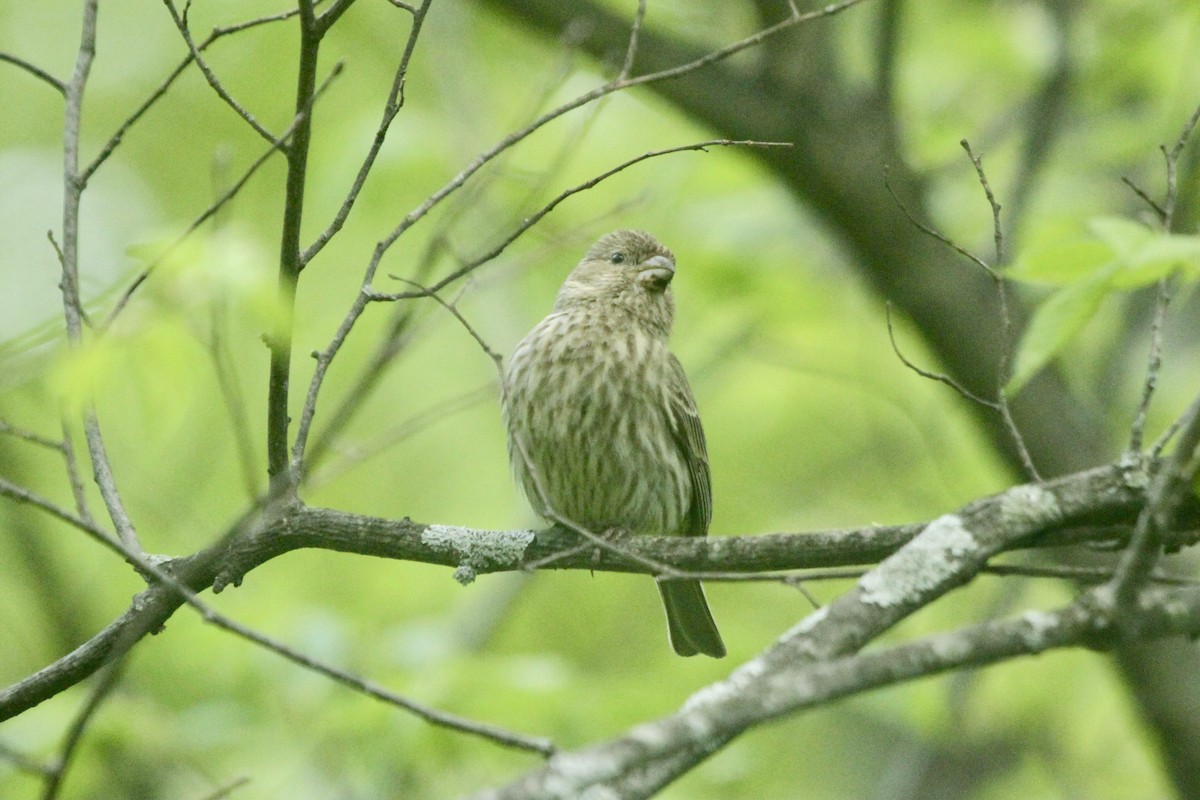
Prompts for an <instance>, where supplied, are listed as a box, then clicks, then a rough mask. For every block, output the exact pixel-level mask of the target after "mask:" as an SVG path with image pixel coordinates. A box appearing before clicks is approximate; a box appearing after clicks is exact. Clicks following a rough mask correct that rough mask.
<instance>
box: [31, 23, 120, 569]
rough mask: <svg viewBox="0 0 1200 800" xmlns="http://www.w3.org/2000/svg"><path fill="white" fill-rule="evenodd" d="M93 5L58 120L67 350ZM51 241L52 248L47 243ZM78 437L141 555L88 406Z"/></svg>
mask: <svg viewBox="0 0 1200 800" xmlns="http://www.w3.org/2000/svg"><path fill="white" fill-rule="evenodd" d="M97 5H98V0H85V3H84V9H83V24H82V26H81V33H80V40H79V52H78V55H77V56H76V60H75V71H74V72H73V73H72V75H71V81H70V83H68V84H67V102H66V109H65V112H64V115H63V116H64V119H63V228H62V248H61V249H59V248H58V247H57V245H56V250H58V253H59V258H60V261H61V263H62V281H61V283H60V288H61V291H62V296H63V316H64V318H65V319H66V324H67V340H68V341H69V342H70V345H71V346H72V347H73V348H78V347H79V346H80V345H81V344H82V341H83V330H82V320H83V314H82V302H81V300H80V296H79V204H80V199H81V195H82V193H83V188H84V186H83V183H82V181H81V180H80V177H79V175H80V173H79V140H80V125H81V117H82V113H83V93H84V88H85V87H86V86H87V79H88V74H89V73H90V71H91V68H92V59H93V58H94V57H95V54H96V12H97ZM51 241H52V242H53V237H51ZM83 433H84V439H85V440H86V441H87V446H88V454H89V455H90V456H91V461H92V475H93V476H94V477H95V479H96V485H97V486H98V487H99V488H100V496H101V497H102V498H103V499H104V505H105V506H106V507H107V509H108V513H109V516H110V517H111V518H112V521H113V525H114V526H115V527H116V531H117V536H118V537H120V539H121V541H122V542H123V543H124V545H125V546H126V547H128V548H130V549H131V550H132V551H134V552H141V544H140V542H139V541H138V537H137V532H136V531H135V530H134V527H133V523H132V522H131V521H130V519H129V515H128V513H127V512H126V511H125V504H124V503H123V502H122V501H121V495H120V493H119V492H118V491H117V484H116V480H115V479H114V478H113V473H112V465H111V464H110V462H109V460H108V453H107V452H106V451H105V447H104V437H103V436H102V435H101V432H100V422H99V420H98V419H97V418H96V412H95V409H94V408H92V407H91V405H90V404H89V406H88V407H87V408H86V409H85V410H84V412H83Z"/></svg>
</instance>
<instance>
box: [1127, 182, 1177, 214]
mask: <svg viewBox="0 0 1200 800" xmlns="http://www.w3.org/2000/svg"><path fill="white" fill-rule="evenodd" d="M1121 183H1123V184H1125V185H1126V186H1128V187H1129V188H1130V189H1131V190H1132V191H1133V193H1134V194H1136V195H1137V196H1138V197H1139V198H1141V200H1142V202H1144V203H1145V204H1146V205H1147V206H1149V207H1150V210H1151V211H1153V212H1154V215H1155V216H1156V217H1158V221H1159V222H1163V221H1165V220H1166V218H1167V212H1166V211H1165V210H1163V207H1162V206H1160V205H1159V204H1158V203H1157V202H1156V201H1155V200H1154V198H1152V197H1151V196H1150V195H1148V194H1146V192H1145V191H1144V190H1143V189H1142V187H1140V186H1138V185H1137V184H1136V183H1134V182H1133V181H1131V180H1130V179H1129V178H1127V177H1125V176H1124V175H1122V176H1121Z"/></svg>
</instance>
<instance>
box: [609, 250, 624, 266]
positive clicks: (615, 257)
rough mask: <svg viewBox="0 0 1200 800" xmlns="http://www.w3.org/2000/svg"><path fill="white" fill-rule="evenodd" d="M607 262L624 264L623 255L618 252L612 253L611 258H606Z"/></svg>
mask: <svg viewBox="0 0 1200 800" xmlns="http://www.w3.org/2000/svg"><path fill="white" fill-rule="evenodd" d="M608 260H609V261H611V262H612V263H614V264H624V263H625V254H624V253H620V252H618V253H613V254H612V255H611V256H609V257H608Z"/></svg>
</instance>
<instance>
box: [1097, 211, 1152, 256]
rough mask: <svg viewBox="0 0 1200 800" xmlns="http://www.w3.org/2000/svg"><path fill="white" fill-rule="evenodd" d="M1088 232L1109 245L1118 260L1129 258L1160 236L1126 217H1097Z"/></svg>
mask: <svg viewBox="0 0 1200 800" xmlns="http://www.w3.org/2000/svg"><path fill="white" fill-rule="evenodd" d="M1088 230H1090V231H1091V232H1092V234H1093V235H1094V236H1095V237H1096V238H1097V239H1099V240H1100V241H1101V242H1103V243H1104V244H1106V245H1108V246H1109V247H1110V248H1111V249H1112V252H1113V254H1114V255H1115V256H1116V257H1117V258H1118V259H1122V258H1129V257H1130V256H1131V255H1132V254H1133V253H1134V252H1136V251H1137V250H1138V249H1139V248H1141V247H1144V246H1145V245H1146V244H1148V243H1149V242H1150V241H1151V240H1152V239H1154V238H1156V237H1157V236H1158V235H1159V234H1156V233H1155V232H1154V231H1152V230H1150V229H1149V228H1147V227H1146V226H1145V225H1142V224H1141V223H1139V222H1134V221H1132V220H1128V219H1125V218H1124V217H1096V218H1094V219H1091V220H1089V221H1088Z"/></svg>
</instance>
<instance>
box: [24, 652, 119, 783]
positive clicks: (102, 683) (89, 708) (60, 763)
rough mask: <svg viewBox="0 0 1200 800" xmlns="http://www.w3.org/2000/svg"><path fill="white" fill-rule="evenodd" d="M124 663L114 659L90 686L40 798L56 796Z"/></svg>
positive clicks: (114, 685) (114, 686) (116, 681)
mask: <svg viewBox="0 0 1200 800" xmlns="http://www.w3.org/2000/svg"><path fill="white" fill-rule="evenodd" d="M124 664H125V660H124V659H120V660H117V661H114V662H113V663H112V664H111V665H110V666H109V667H108V668H107V669H106V670H104V672H103V673H102V674H101V675H100V680H99V682H98V683H97V684H96V685H95V686H94V687H92V691H91V693H90V694H89V695H88V699H87V702H85V703H84V704H83V707H82V708H80V709H79V712H78V713H77V714H76V715H75V719H74V720H73V721H72V722H71V726H70V727H69V728H68V729H67V735H66V736H65V737H64V739H63V744H62V750H61V752H60V753H59V754H58V758H56V759H55V760H54V764H53V768H52V769H51V772H50V775H48V776H47V778H46V787H45V789H44V791H43V792H42V800H54V798H56V797H58V794H59V791H60V790H61V789H62V785H63V779H64V778H66V776H67V770H68V769H69V768H70V766H71V762H72V759H73V757H74V755H75V753H76V752H77V751H78V748H79V743H80V742H81V741H82V740H83V734H84V732H85V731H86V730H87V727H88V725H89V724H90V723H91V721H92V719H93V718H94V717H95V716H96V712H97V711H99V710H100V706H101V705H102V704H103V703H104V701H105V700H106V699H107V698H108V696H109V694H111V693H112V690H113V689H115V688H116V686H117V683H118V682H119V681H120V678H121V672H122V669H123V667H124Z"/></svg>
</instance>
